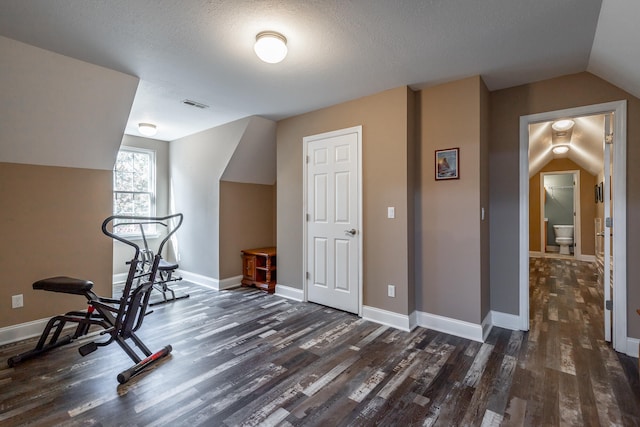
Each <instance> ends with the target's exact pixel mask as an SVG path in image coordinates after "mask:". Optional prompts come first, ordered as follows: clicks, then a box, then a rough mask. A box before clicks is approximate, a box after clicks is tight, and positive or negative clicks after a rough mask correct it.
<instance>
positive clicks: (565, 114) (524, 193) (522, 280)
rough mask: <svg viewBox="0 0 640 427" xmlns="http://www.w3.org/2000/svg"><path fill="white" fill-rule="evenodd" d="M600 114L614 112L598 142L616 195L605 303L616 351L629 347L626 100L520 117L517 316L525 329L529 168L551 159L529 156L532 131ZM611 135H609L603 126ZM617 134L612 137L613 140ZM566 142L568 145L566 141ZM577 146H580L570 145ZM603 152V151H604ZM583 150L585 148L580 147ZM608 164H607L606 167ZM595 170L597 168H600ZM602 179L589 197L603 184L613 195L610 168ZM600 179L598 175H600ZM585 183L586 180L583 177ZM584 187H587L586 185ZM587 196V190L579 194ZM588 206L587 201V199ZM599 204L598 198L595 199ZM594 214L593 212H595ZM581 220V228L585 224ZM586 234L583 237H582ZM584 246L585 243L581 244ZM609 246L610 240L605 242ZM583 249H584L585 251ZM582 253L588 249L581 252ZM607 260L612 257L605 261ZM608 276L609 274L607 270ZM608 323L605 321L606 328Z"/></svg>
mask: <svg viewBox="0 0 640 427" xmlns="http://www.w3.org/2000/svg"><path fill="white" fill-rule="evenodd" d="M596 115H604V117H607V120H609V119H608V118H612V120H611V122H610V126H609V127H607V126H603V128H602V129H603V131H602V137H601V143H602V145H601V146H600V147H601V148H600V149H601V150H604V156H603V160H602V161H601V165H602V167H603V169H604V166H610V165H609V159H608V158H607V154H608V153H609V151H610V152H611V157H610V159H611V163H612V164H613V165H614V167H613V170H612V173H611V174H610V179H611V184H610V185H611V190H612V193H611V194H612V195H611V200H612V201H613V203H612V205H613V206H612V207H611V209H610V210H609V212H606V213H605V214H604V218H603V219H604V223H605V225H604V226H605V231H604V233H605V235H607V234H610V235H611V236H612V238H613V242H612V245H611V251H612V259H613V265H615V268H614V269H613V271H612V274H611V278H612V290H613V295H612V296H611V297H610V298H607V297H606V296H605V300H607V299H609V300H610V302H609V303H607V302H605V301H603V302H602V303H603V305H604V306H605V319H606V318H607V317H608V315H610V317H611V322H612V326H613V327H612V330H611V331H612V332H611V334H610V338H611V341H612V343H613V348H614V349H615V350H616V351H620V352H624V353H627V337H626V335H627V324H626V305H627V302H626V299H627V278H626V251H625V248H626V144H627V141H626V101H618V102H610V103H604V104H596V105H590V106H584V107H577V108H571V109H566V110H559V111H551V112H546V113H539V114H533V115H528V116H522V117H521V118H520V183H519V206H520V208H519V211H520V217H519V223H520V227H519V229H520V232H519V242H520V245H519V266H518V268H519V294H520V315H519V321H520V326H521V329H522V330H529V254H530V233H529V231H530V230H529V226H530V222H529V217H530V216H531V215H530V193H529V190H530V188H529V187H530V182H529V181H530V168H534V169H535V168H539V170H540V169H542V166H544V165H545V164H547V163H548V162H547V161H544V160H537V159H538V157H536V156H534V157H532V159H533V160H532V161H531V162H530V157H531V156H532V154H534V155H535V154H536V152H535V150H536V149H540V148H539V147H535V146H533V145H531V141H532V140H533V138H534V133H533V132H531V134H530V131H532V130H534V127H535V126H536V125H540V124H541V123H553V122H556V121H559V120H561V119H572V120H574V119H575V120H578V118H582V117H591V116H596ZM605 129H606V130H607V132H608V133H607V135H606V136H605V131H604V130H605ZM610 139H613V141H610ZM550 142H551V143H550V145H549V146H547V147H546V148H544V149H543V151H544V150H546V151H548V152H549V153H550V152H551V150H552V149H553V148H554V147H553V146H554V145H556V144H554V143H553V141H550ZM565 145H568V143H567V144H565ZM572 148H574V149H575V148H576V147H572ZM601 152H602V151H601ZM582 154H584V153H582ZM607 169H608V168H607ZM596 176H597V174H596ZM602 176H603V185H602V186H600V185H599V183H597V185H594V187H593V189H594V190H593V193H592V195H591V197H592V198H593V200H594V202H595V197H596V196H595V195H596V194H597V188H598V187H602V188H603V189H602V191H603V193H604V195H603V199H604V200H605V201H606V199H607V196H609V195H610V193H609V191H610V189H609V185H606V184H608V182H609V174H606V176H605V172H604V170H603V173H602ZM596 179H597V178H596ZM583 184H584V182H583ZM583 193H584V188H583ZM581 197H584V196H581ZM583 206H584V204H583ZM594 206H595V204H594ZM613 219H615V224H616V227H615V229H614V228H613ZM592 220H593V218H592ZM585 225H586V224H582V227H581V228H582V229H583V230H584V228H585V227H584V226H585ZM594 225H595V221H593V222H592V223H591V225H590V226H589V228H590V230H594ZM592 234H593V245H594V248H593V254H594V255H595V241H596V240H597V239H596V237H597V236H596V233H593V231H592ZM582 236H583V237H586V233H582ZM583 240H584V239H583ZM583 246H584V245H583ZM605 246H606V245H605ZM582 252H584V251H582ZM583 255H584V254H583ZM605 264H608V263H605ZM605 277H606V275H605ZM608 285H609V284H608V283H606V284H605V285H604V286H605V295H609V292H608V291H607V288H609V286H608ZM606 330H607V326H606V325H605V334H606Z"/></svg>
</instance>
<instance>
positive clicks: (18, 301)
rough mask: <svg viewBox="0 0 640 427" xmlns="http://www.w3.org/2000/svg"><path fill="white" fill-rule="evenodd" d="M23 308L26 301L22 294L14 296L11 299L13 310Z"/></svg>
mask: <svg viewBox="0 0 640 427" xmlns="http://www.w3.org/2000/svg"><path fill="white" fill-rule="evenodd" d="M22 306H24V300H23V297H22V294H20V295H13V296H12V297H11V308H20V307H22Z"/></svg>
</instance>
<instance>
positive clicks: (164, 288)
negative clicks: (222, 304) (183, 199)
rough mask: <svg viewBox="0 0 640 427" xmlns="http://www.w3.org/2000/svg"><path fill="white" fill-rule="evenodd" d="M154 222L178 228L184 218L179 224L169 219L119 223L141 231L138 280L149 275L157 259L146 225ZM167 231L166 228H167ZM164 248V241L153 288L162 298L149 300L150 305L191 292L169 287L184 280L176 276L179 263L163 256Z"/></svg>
mask: <svg viewBox="0 0 640 427" xmlns="http://www.w3.org/2000/svg"><path fill="white" fill-rule="evenodd" d="M151 224H154V225H156V226H159V227H164V228H165V229H169V228H171V229H174V230H177V229H178V228H180V225H181V224H182V218H180V221H179V222H178V223H177V224H171V223H170V222H169V221H167V222H163V221H153V220H148V221H146V220H145V221H134V222H125V223H120V224H119V225H132V226H134V227H136V228H138V230H139V232H140V236H141V237H142V244H143V248H141V249H140V253H141V257H142V262H141V263H138V270H137V276H136V280H138V281H139V280H142V279H144V278H146V277H148V276H149V273H150V272H151V266H152V265H153V260H154V259H155V254H154V252H153V250H151V249H150V248H149V244H148V242H147V234H146V232H145V226H147V225H151ZM165 231H166V230H165ZM163 248H164V241H163V242H161V244H160V246H159V247H158V254H159V255H160V264H159V265H158V272H157V274H156V277H155V280H154V282H153V289H154V290H156V291H157V292H159V293H160V295H161V296H162V298H161V299H160V298H153V297H152V298H151V300H150V301H149V305H151V306H154V305H158V304H164V303H167V302H171V301H175V300H179V299H184V298H189V294H185V293H182V292H178V293H176V292H175V291H174V290H173V289H171V288H170V287H169V285H170V284H173V283H175V282H179V281H180V280H182V277H180V276H175V272H176V270H177V269H178V264H177V263H174V262H168V261H166V260H165V259H164V258H162V249H163Z"/></svg>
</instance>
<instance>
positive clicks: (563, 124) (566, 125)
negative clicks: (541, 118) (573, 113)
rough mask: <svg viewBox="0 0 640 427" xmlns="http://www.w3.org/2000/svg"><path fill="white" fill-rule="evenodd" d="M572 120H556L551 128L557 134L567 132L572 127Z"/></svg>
mask: <svg viewBox="0 0 640 427" xmlns="http://www.w3.org/2000/svg"><path fill="white" fill-rule="evenodd" d="M573 124H574V122H573V120H558V121H556V122H553V124H552V125H551V128H552V129H553V130H555V131H557V132H562V131H568V130H569V129H571V128H572V127H573Z"/></svg>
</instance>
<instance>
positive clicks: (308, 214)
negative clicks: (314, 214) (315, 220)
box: [306, 214, 309, 222]
mask: <svg viewBox="0 0 640 427" xmlns="http://www.w3.org/2000/svg"><path fill="white" fill-rule="evenodd" d="M306 216H307V222H309V214H307V215H306Z"/></svg>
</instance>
